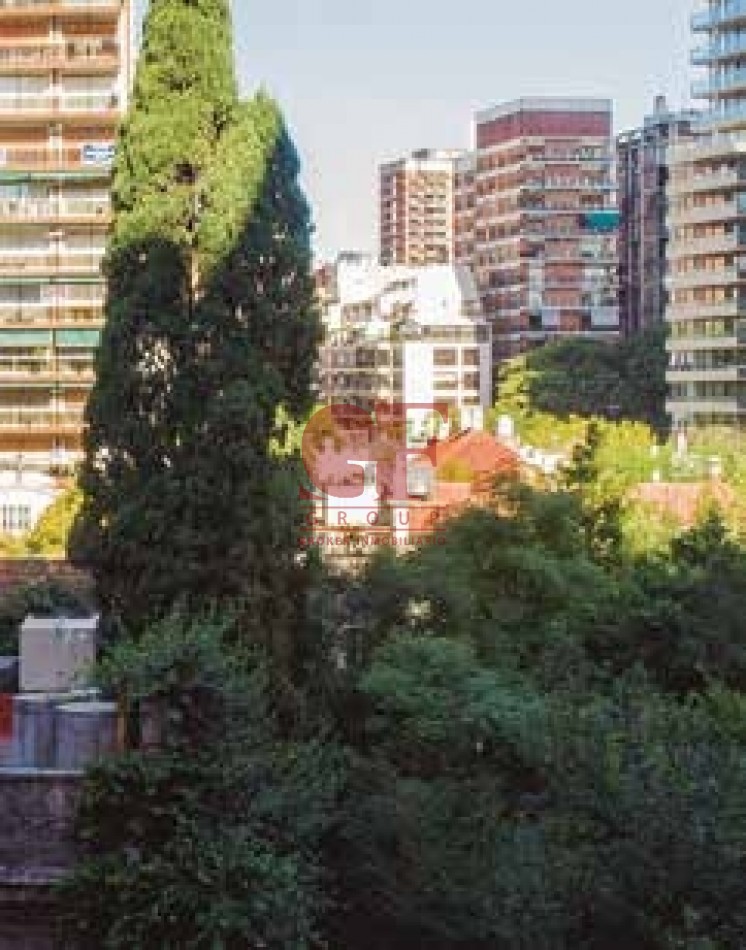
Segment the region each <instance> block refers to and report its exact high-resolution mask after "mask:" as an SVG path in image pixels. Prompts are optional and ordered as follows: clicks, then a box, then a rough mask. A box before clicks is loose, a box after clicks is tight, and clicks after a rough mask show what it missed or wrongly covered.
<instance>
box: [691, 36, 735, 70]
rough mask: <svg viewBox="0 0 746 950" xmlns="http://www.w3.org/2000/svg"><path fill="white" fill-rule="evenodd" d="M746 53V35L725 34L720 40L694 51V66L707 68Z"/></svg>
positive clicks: (692, 56)
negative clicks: (713, 63)
mask: <svg viewBox="0 0 746 950" xmlns="http://www.w3.org/2000/svg"><path fill="white" fill-rule="evenodd" d="M745 51H746V34H741V33H724V34H723V35H722V36H721V38H720V39H719V40H717V41H716V42H714V43H708V44H706V45H705V46H699V47H697V48H696V49H693V50H692V53H691V63H692V65H693V66H707V65H709V64H710V63H712V62H716V61H717V60H726V59H731V58H732V57H738V56H740V55H742V54H743V53H744V52H745Z"/></svg>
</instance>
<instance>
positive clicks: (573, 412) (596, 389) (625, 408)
mask: <svg viewBox="0 0 746 950" xmlns="http://www.w3.org/2000/svg"><path fill="white" fill-rule="evenodd" d="M665 335H666V334H665V328H664V327H654V328H652V329H650V330H647V331H645V332H644V333H641V334H638V335H636V336H635V337H632V338H631V339H629V340H621V341H618V342H605V341H598V340H586V339H567V340H562V341H559V342H557V343H551V344H548V345H547V346H543V347H540V348H538V349H535V350H532V351H531V352H529V353H528V354H526V355H524V356H520V357H518V358H516V359H515V360H511V361H509V362H508V363H506V364H505V365H504V366H503V367H502V368H501V371H500V376H499V380H498V406H499V407H500V409H501V410H502V411H505V412H510V413H512V414H513V415H516V416H518V417H523V418H527V417H530V416H531V415H532V414H536V413H546V414H549V415H552V416H556V417H559V418H561V419H563V420H567V419H568V418H569V417H572V416H583V417H586V418H589V417H593V416H599V417H611V418H616V419H628V420H632V421H639V422H645V423H647V424H648V425H650V426H652V427H653V428H654V429H655V430H656V431H659V432H666V431H667V429H668V423H667V418H666V413H665V400H666V380H665V372H666V362H667V357H666V350H665Z"/></svg>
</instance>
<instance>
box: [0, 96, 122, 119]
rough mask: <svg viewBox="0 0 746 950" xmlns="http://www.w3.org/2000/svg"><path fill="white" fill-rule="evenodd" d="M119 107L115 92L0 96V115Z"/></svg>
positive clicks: (111, 109)
mask: <svg viewBox="0 0 746 950" xmlns="http://www.w3.org/2000/svg"><path fill="white" fill-rule="evenodd" d="M118 107H119V97H118V96H117V95H116V93H103V94H101V93H98V94H95V95H74V96H72V95H71V96H49V95H39V96H33V95H28V94H27V95H21V96H0V115H3V114H6V113H11V114H13V115H23V114H24V113H50V112H51V113H60V114H62V115H66V114H70V113H76V112H110V111H114V110H116V109H117V108H118Z"/></svg>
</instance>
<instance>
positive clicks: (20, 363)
mask: <svg viewBox="0 0 746 950" xmlns="http://www.w3.org/2000/svg"><path fill="white" fill-rule="evenodd" d="M94 366H95V364H94V363H93V361H91V360H88V361H77V362H75V363H67V362H64V363H63V362H62V361H60V362H58V363H57V364H56V365H55V364H54V363H53V362H51V361H50V360H28V359H26V360H0V379H5V380H7V379H9V378H19V379H20V378H25V379H27V378H28V377H34V376H36V377H45V378H49V379H56V378H58V377H59V378H63V377H64V378H66V379H67V378H73V379H76V380H80V381H81V382H90V381H91V380H92V379H93V374H94Z"/></svg>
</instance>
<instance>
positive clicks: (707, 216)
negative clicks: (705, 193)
mask: <svg viewBox="0 0 746 950" xmlns="http://www.w3.org/2000/svg"><path fill="white" fill-rule="evenodd" d="M745 216H746V208H743V207H742V206H740V205H739V204H738V203H737V202H735V201H720V202H717V203H716V204H709V205H702V206H700V207H690V208H683V209H681V210H679V209H678V208H676V207H675V206H674V207H672V208H671V209H670V211H669V221H670V222H671V223H672V224H675V225H684V224H707V223H709V222H712V223H713V224H717V223H719V222H721V221H735V220H736V219H737V218H739V217H745Z"/></svg>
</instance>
